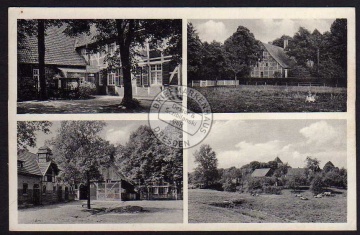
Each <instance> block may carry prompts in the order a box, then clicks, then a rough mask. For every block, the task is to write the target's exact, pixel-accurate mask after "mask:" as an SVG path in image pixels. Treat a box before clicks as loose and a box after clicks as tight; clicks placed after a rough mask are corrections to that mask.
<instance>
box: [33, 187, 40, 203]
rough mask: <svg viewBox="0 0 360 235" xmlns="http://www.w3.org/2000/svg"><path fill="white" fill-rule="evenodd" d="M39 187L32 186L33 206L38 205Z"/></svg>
mask: <svg viewBox="0 0 360 235" xmlns="http://www.w3.org/2000/svg"><path fill="white" fill-rule="evenodd" d="M40 195H41V194H40V187H39V185H38V184H34V186H33V203H34V205H40Z"/></svg>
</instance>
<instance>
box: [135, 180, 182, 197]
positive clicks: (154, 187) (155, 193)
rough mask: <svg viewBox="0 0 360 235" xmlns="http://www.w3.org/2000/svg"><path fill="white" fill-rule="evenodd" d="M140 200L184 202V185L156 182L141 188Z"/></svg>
mask: <svg viewBox="0 0 360 235" xmlns="http://www.w3.org/2000/svg"><path fill="white" fill-rule="evenodd" d="M139 191H140V199H142V200H182V199H183V196H182V195H183V192H182V185H177V184H176V183H175V182H174V183H173V184H171V183H169V182H164V181H161V182H154V183H151V184H149V185H146V186H141V187H140V189H139Z"/></svg>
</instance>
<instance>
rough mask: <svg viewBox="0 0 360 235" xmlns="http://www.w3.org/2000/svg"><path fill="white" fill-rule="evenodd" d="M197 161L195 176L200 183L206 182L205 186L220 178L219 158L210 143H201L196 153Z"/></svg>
mask: <svg viewBox="0 0 360 235" xmlns="http://www.w3.org/2000/svg"><path fill="white" fill-rule="evenodd" d="M194 156H195V163H197V167H196V168H195V178H196V181H197V182H198V183H201V184H204V186H205V187H208V186H211V185H212V184H214V183H215V182H216V181H217V180H218V179H219V174H218V169H217V165H218V160H217V158H216V153H215V152H214V151H213V150H212V148H211V147H210V146H209V145H207V144H206V145H201V146H200V149H199V150H197V151H196V152H195V153H194Z"/></svg>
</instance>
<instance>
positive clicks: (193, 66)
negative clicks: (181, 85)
mask: <svg viewBox="0 0 360 235" xmlns="http://www.w3.org/2000/svg"><path fill="white" fill-rule="evenodd" d="M187 48H188V55H187V58H188V62H187V74H188V78H189V81H191V80H198V79H199V77H200V76H201V71H202V70H201V69H202V63H201V62H202V58H203V54H204V53H203V45H202V42H201V41H200V38H199V36H198V34H197V32H196V29H195V28H194V26H193V25H192V23H188V24H187Z"/></svg>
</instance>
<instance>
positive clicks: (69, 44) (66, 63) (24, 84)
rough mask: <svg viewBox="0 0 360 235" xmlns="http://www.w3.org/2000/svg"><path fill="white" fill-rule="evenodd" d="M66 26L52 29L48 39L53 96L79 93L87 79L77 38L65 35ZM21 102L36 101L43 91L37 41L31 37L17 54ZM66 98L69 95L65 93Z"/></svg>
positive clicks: (48, 76)
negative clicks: (76, 49) (82, 83)
mask: <svg viewBox="0 0 360 235" xmlns="http://www.w3.org/2000/svg"><path fill="white" fill-rule="evenodd" d="M64 29H65V27H64V26H63V27H60V28H58V27H50V28H48V29H47V30H46V36H45V77H46V83H47V93H48V95H49V96H50V97H60V96H61V95H62V94H60V92H65V93H66V92H68V91H71V90H75V89H76V88H77V87H78V86H79V84H78V82H79V80H81V79H82V78H84V77H85V72H86V61H85V60H84V58H83V57H82V56H80V55H79V54H78V53H77V52H76V51H75V50H74V45H75V39H74V38H70V37H67V36H66V35H65V34H63V33H62V32H63V30H64ZM17 57H18V58H17V60H18V99H20V100H29V99H36V98H37V96H38V92H39V87H40V80H39V60H38V45H37V38H36V37H35V36H33V37H27V38H26V39H25V40H24V41H23V42H22V44H21V45H19V46H18V51H17ZM65 95H66V94H65Z"/></svg>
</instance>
